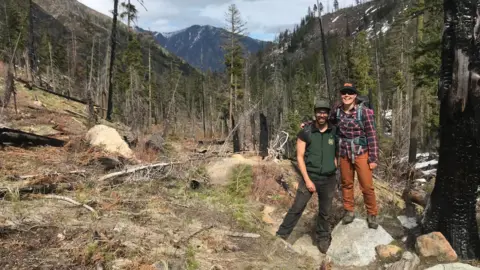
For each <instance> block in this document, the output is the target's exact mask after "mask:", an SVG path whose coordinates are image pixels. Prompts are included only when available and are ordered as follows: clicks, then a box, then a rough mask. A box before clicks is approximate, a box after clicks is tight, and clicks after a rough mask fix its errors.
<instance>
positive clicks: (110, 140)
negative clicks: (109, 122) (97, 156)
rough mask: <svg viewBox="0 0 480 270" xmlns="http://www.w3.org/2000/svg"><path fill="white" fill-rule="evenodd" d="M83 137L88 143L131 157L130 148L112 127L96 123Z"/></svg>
mask: <svg viewBox="0 0 480 270" xmlns="http://www.w3.org/2000/svg"><path fill="white" fill-rule="evenodd" d="M85 138H86V140H87V142H88V143H89V144H90V145H93V146H98V147H101V148H103V149H104V150H105V151H107V152H110V153H114V154H119V155H121V156H123V157H125V158H133V152H132V150H131V149H130V147H128V145H127V143H126V142H125V141H124V140H123V139H122V137H120V135H119V134H118V132H117V131H116V130H115V129H114V128H111V127H107V126H105V125H96V126H94V127H92V128H91V129H90V130H89V131H88V132H87V135H86V136H85Z"/></svg>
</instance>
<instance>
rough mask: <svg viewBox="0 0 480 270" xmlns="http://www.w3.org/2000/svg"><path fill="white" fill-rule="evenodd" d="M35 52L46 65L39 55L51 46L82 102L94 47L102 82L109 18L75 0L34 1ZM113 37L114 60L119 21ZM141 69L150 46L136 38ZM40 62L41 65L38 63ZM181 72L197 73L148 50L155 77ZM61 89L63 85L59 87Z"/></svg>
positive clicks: (122, 31) (121, 41) (158, 50)
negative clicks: (171, 71)
mask: <svg viewBox="0 0 480 270" xmlns="http://www.w3.org/2000/svg"><path fill="white" fill-rule="evenodd" d="M17 4H18V5H19V6H20V7H24V8H26V7H27V1H26V0H20V1H18V2H17ZM33 17H34V33H35V38H34V39H35V40H34V44H35V51H36V57H37V58H38V61H39V65H47V64H49V63H48V62H49V61H48V57H46V58H47V59H42V51H46V53H44V54H47V55H46V56H48V49H47V48H48V47H47V44H46V42H48V41H50V42H51V45H52V54H53V57H54V62H55V65H56V68H57V70H58V71H59V72H60V73H62V74H63V75H66V76H69V77H70V78H71V80H72V82H73V83H72V82H71V83H70V85H71V86H72V88H73V90H72V92H73V93H69V94H72V95H74V96H76V97H78V98H84V89H85V88H86V83H87V78H88V72H89V65H90V59H91V54H92V52H91V50H92V46H94V52H93V56H94V58H95V61H94V65H95V66H94V67H93V68H94V69H96V70H95V73H96V74H95V75H98V76H99V77H103V80H104V79H105V77H104V76H105V75H106V69H105V63H107V61H108V57H106V56H107V53H108V50H109V40H110V30H111V21H112V20H111V18H109V17H107V16H105V15H103V14H101V13H99V12H96V11H95V10H93V9H91V8H89V7H87V6H85V5H83V4H81V3H80V2H78V1H76V0H34V1H33ZM118 28H119V29H118V35H117V40H118V43H117V59H118V58H120V57H121V53H122V51H123V50H125V48H126V39H127V31H126V26H125V25H124V24H123V23H122V22H120V21H119V27H118ZM139 38H140V44H141V50H142V53H143V56H144V57H143V60H144V65H145V66H147V64H148V59H147V57H146V56H148V47H149V45H148V44H153V43H152V40H151V38H150V37H149V36H148V35H147V36H142V35H139ZM42 60H44V61H45V62H42ZM172 64H173V66H174V67H176V68H178V69H179V70H181V71H182V72H183V73H184V74H186V75H189V74H196V73H197V72H196V71H195V69H194V68H193V67H191V66H190V65H189V64H188V63H186V62H185V61H183V60H182V59H180V58H178V57H177V56H175V55H173V54H170V53H169V52H168V51H167V50H165V49H164V48H162V47H161V46H160V45H154V46H152V70H153V72H154V73H155V74H157V76H160V75H161V74H162V73H163V72H164V71H166V70H169V69H170V68H171V65H172ZM62 87H63V88H64V87H65V85H63V86H62Z"/></svg>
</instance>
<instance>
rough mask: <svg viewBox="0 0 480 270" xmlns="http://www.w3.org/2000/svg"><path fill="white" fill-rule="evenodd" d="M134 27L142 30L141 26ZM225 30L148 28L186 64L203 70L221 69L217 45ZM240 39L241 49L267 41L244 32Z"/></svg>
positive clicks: (257, 47)
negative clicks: (155, 29) (168, 30)
mask: <svg viewBox="0 0 480 270" xmlns="http://www.w3.org/2000/svg"><path fill="white" fill-rule="evenodd" d="M137 31H141V32H144V31H145V30H143V29H137ZM226 32H227V31H226V30H225V29H223V28H219V27H215V26H211V25H199V24H194V25H192V26H189V27H187V28H184V29H180V30H177V31H171V32H152V33H151V34H152V35H153V36H154V37H155V39H156V40H157V42H158V43H159V44H160V45H162V46H163V47H164V48H166V49H167V50H168V51H170V52H171V53H173V54H175V55H177V56H179V57H180V58H183V59H184V60H185V61H186V62H188V63H189V64H190V65H192V66H194V67H197V68H199V69H202V70H204V71H206V70H209V69H211V70H213V71H222V70H224V68H225V67H224V51H223V49H222V48H221V47H222V46H221V45H222V43H223V36H224V34H225V33H226ZM241 43H242V45H243V47H244V49H245V53H256V52H257V51H259V50H260V49H262V48H263V46H264V45H265V44H267V42H265V41H261V40H257V39H253V38H251V37H248V36H244V38H242V39H241Z"/></svg>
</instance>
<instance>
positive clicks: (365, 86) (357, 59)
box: [351, 31, 375, 95]
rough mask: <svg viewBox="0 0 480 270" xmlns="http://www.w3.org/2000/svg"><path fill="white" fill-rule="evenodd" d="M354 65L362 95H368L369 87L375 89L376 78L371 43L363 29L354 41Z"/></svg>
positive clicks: (354, 74)
mask: <svg viewBox="0 0 480 270" xmlns="http://www.w3.org/2000/svg"><path fill="white" fill-rule="evenodd" d="M353 47H354V48H355V49H354V50H353V52H352V57H351V61H352V65H353V79H354V81H355V83H356V85H357V89H358V90H359V91H360V93H361V94H362V95H367V94H368V91H369V89H371V90H373V89H375V80H374V79H373V77H372V73H373V69H372V63H371V58H370V53H369V52H370V44H369V42H368V39H367V33H366V32H365V31H361V32H360V33H358V35H357V36H356V37H355V40H354V41H353Z"/></svg>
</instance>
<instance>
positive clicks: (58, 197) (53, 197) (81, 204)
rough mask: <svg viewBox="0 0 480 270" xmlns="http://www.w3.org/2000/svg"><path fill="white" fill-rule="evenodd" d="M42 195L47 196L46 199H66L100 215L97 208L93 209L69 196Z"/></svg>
mask: <svg viewBox="0 0 480 270" xmlns="http://www.w3.org/2000/svg"><path fill="white" fill-rule="evenodd" d="M42 197H43V198H46V199H55V200H61V201H66V202H69V203H71V204H74V205H77V206H82V207H84V208H85V209H87V210H89V211H90V212H92V213H94V214H95V215H98V213H97V211H95V209H93V208H92V207H91V206H89V205H86V204H83V203H79V202H77V201H75V200H74V199H71V198H68V197H65V196H59V195H45V196H42Z"/></svg>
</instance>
